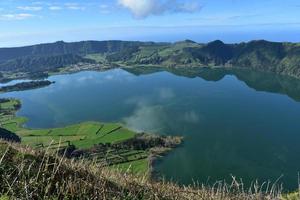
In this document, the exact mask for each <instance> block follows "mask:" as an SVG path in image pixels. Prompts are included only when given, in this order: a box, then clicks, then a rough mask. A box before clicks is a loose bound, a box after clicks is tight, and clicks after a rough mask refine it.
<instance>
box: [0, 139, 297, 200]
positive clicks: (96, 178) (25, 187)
mask: <svg viewBox="0 0 300 200" xmlns="http://www.w3.org/2000/svg"><path fill="white" fill-rule="evenodd" d="M292 196H293V197H292ZM298 197H299V196H298V195H297V193H295V194H292V195H291V197H290V198H289V197H287V196H285V195H282V194H281V188H279V187H276V185H273V186H272V185H266V186H259V185H257V184H255V185H252V186H251V188H248V189H246V188H244V187H243V184H242V183H240V182H238V181H236V180H235V179H233V181H232V183H231V184H226V183H223V182H219V183H216V184H215V185H212V186H204V185H193V186H188V187H180V186H178V185H176V184H174V183H168V182H154V181H150V180H149V179H147V178H146V177H142V176H134V175H132V174H128V173H126V172H124V171H118V170H115V169H111V168H106V167H103V165H102V163H96V162H93V161H87V160H70V159H67V158H65V157H64V156H59V155H58V154H55V153H53V152H52V151H43V150H42V151H41V150H39V151H36V150H33V149H32V148H28V147H24V146H22V145H19V144H11V143H7V142H4V141H0V199H130V200H134V199H153V200H157V199H178V200H179V199H180V200H184V199H186V200H193V199H195V200H199V199H200V200H201V199H202V200H229V199H236V200H264V199H266V200H270V199H274V200H275V199H290V200H292V199H298Z"/></svg>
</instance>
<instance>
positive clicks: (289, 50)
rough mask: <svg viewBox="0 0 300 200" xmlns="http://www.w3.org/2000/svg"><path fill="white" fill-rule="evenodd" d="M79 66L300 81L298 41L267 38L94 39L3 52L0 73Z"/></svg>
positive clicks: (0, 59) (0, 55) (11, 49)
mask: <svg viewBox="0 0 300 200" xmlns="http://www.w3.org/2000/svg"><path fill="white" fill-rule="evenodd" d="M90 55H93V57H90ZM94 57H97V58H101V59H94ZM99 60H101V61H99ZM77 63H90V64H95V63H98V64H103V65H108V66H110V65H114V66H115V65H119V66H139V65H152V66H153V65H161V66H165V67H216V66H218V67H233V68H236V67H238V68H249V69H254V70H260V71H269V72H274V73H277V74H284V75H290V76H294V77H297V78H300V43H289V42H270V41H266V40H253V41H250V42H242V43H236V44H225V43H224V42H222V41H221V40H215V41H212V42H209V43H206V44H203V43H197V42H194V41H192V40H184V41H179V42H174V43H163V42H139V41H121V40H107V41H93V40H90V41H80V42H63V41H58V42H55V43H46V44H38V45H31V46H24V47H11V48H0V71H21V72H32V71H34V72H42V71H49V70H53V69H54V70H55V69H56V68H61V67H64V66H68V65H73V64H77Z"/></svg>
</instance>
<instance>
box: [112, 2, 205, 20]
mask: <svg viewBox="0 0 300 200" xmlns="http://www.w3.org/2000/svg"><path fill="white" fill-rule="evenodd" d="M118 1H119V4H120V5H121V6H123V7H124V8H127V9H129V10H130V11H131V12H132V14H133V15H134V17H135V18H139V19H143V18H146V17H148V16H150V15H162V14H164V13H166V12H175V13H176V12H177V13H179V12H185V13H192V12H196V11H199V10H200V9H201V5H200V4H199V3H198V2H197V1H190V2H184V3H183V2H178V1H177V0H118Z"/></svg>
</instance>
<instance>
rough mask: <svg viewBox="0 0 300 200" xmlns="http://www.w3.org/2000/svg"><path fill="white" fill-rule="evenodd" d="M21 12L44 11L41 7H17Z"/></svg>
mask: <svg viewBox="0 0 300 200" xmlns="http://www.w3.org/2000/svg"><path fill="white" fill-rule="evenodd" d="M17 8H18V9H19V10H26V11H40V10H42V9H43V7H41V6H19V7H17Z"/></svg>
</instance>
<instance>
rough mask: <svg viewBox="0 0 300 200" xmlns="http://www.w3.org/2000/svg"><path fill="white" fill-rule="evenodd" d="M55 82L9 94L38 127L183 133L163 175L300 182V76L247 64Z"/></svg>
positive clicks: (290, 185)
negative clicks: (97, 125)
mask: <svg viewBox="0 0 300 200" xmlns="http://www.w3.org/2000/svg"><path fill="white" fill-rule="evenodd" d="M49 80H51V81H55V84H52V85H50V86H49V87H45V88H40V89H35V90H29V91H21V92H11V93H6V94H1V95H0V96H1V97H15V98H18V99H21V100H22V108H21V110H20V111H19V112H18V113H17V114H18V115H19V116H25V117H28V118H29V121H28V122H27V123H26V126H27V127H30V128H50V127H59V126H65V125H69V124H73V123H77V122H82V121H89V120H93V121H95V120H96V121H102V122H112V121H113V122H122V123H124V124H125V125H126V126H127V127H129V128H131V129H134V130H138V131H147V132H151V133H158V134H167V135H182V136H184V144H183V145H182V146H181V147H179V148H177V149H175V150H174V151H172V152H171V153H170V154H168V155H167V156H166V157H164V158H163V159H160V160H159V161H158V162H157V163H156V165H155V170H156V171H157V173H158V175H159V176H163V177H165V178H166V179H168V180H173V181H176V182H178V183H180V184H191V183H193V181H196V182H199V183H214V182H215V181H217V180H228V181H230V179H231V175H232V176H236V177H237V178H238V179H240V178H241V179H242V180H243V181H244V182H245V183H246V184H249V183H250V182H251V181H252V180H259V181H260V182H262V181H268V180H270V181H275V180H277V179H278V178H279V177H280V179H279V182H280V183H283V184H284V187H285V188H287V189H295V188H296V187H297V184H298V182H297V173H298V172H299V171H300V159H299V155H300V145H299V144H300V81H299V80H297V79H294V78H290V77H284V76H278V75H274V74H270V73H262V72H253V71H246V70H229V69H228V70H225V69H213V70H212V69H206V68H202V69H199V68H192V69H173V70H171V69H169V70H168V71H164V70H163V69H161V68H135V69H126V70H125V69H114V70H109V71H105V72H91V71H86V72H79V73H75V74H67V75H55V76H51V77H49Z"/></svg>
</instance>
